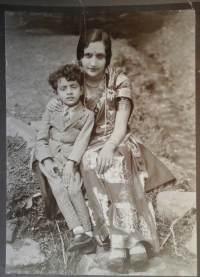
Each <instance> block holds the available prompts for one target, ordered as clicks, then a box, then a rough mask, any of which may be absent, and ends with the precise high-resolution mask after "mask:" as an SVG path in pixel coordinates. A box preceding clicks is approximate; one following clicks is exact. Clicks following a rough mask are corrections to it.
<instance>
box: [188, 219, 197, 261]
mask: <svg viewBox="0 0 200 277" xmlns="http://www.w3.org/2000/svg"><path fill="white" fill-rule="evenodd" d="M185 247H186V248H187V249H188V250H189V251H190V253H192V254H193V255H196V256H197V226H196V222H195V225H194V227H193V230H192V237H191V239H190V240H189V241H188V242H186V244H185Z"/></svg>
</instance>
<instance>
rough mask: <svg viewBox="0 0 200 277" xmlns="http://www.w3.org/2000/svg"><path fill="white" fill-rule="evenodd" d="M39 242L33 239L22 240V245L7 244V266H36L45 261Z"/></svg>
mask: <svg viewBox="0 0 200 277" xmlns="http://www.w3.org/2000/svg"><path fill="white" fill-rule="evenodd" d="M44 260H45V257H44V255H43V254H42V253H41V252H40V245H39V243H37V242H35V241H33V240H32V239H25V240H22V241H20V245H17V246H16V245H13V246H11V245H10V244H7V245H6V267H7V268H16V269H18V268H19V267H27V266H34V265H38V264H40V263H42V262H44Z"/></svg>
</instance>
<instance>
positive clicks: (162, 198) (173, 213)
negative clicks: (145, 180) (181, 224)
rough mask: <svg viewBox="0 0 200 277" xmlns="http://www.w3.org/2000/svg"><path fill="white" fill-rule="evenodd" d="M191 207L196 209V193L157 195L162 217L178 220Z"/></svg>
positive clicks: (177, 192)
mask: <svg viewBox="0 0 200 277" xmlns="http://www.w3.org/2000/svg"><path fill="white" fill-rule="evenodd" d="M191 207H194V208H195V207H196V193H195V192H181V191H163V192H159V193H158V195H157V211H158V213H159V214H160V215H162V216H166V217H170V218H176V217H179V216H181V215H182V214H183V213H184V212H186V211H187V210H188V209H190V208H191Z"/></svg>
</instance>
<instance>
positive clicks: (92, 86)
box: [85, 74, 105, 88]
mask: <svg viewBox="0 0 200 277" xmlns="http://www.w3.org/2000/svg"><path fill="white" fill-rule="evenodd" d="M104 77H105V74H104V75H103V77H102V79H101V81H100V82H99V83H98V85H95V86H94V85H91V84H89V83H88V81H87V80H86V78H85V82H86V84H87V85H88V86H89V87H91V88H97V87H98V86H99V85H100V84H101V82H102V81H103V79H104Z"/></svg>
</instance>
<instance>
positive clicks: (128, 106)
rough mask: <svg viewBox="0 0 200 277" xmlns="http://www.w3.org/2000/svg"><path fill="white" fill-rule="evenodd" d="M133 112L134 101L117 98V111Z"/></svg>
mask: <svg viewBox="0 0 200 277" xmlns="http://www.w3.org/2000/svg"><path fill="white" fill-rule="evenodd" d="M131 110H132V101H131V99H129V98H126V97H118V98H117V111H131Z"/></svg>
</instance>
